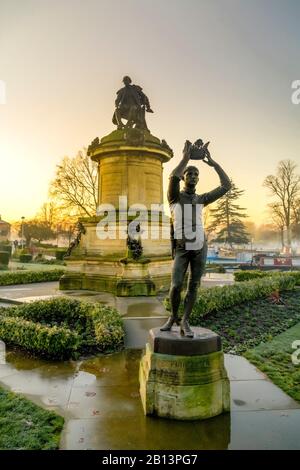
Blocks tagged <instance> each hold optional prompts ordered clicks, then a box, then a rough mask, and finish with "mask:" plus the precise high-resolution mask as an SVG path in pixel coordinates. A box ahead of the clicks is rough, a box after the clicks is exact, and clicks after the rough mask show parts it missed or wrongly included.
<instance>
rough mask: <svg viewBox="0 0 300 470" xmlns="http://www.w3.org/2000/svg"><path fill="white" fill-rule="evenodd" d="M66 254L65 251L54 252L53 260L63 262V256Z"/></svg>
mask: <svg viewBox="0 0 300 470" xmlns="http://www.w3.org/2000/svg"><path fill="white" fill-rule="evenodd" d="M66 254H67V250H56V252H55V258H56V260H58V261H63V260H64V256H65V255H66Z"/></svg>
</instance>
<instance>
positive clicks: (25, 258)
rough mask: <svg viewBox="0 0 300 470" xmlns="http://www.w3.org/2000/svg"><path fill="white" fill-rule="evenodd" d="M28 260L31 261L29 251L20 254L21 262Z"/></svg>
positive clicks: (27, 261)
mask: <svg viewBox="0 0 300 470" xmlns="http://www.w3.org/2000/svg"><path fill="white" fill-rule="evenodd" d="M30 261H32V255H31V254H30V253H24V254H21V255H20V262H21V263H29V262H30Z"/></svg>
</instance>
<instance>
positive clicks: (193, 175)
mask: <svg viewBox="0 0 300 470" xmlns="http://www.w3.org/2000/svg"><path fill="white" fill-rule="evenodd" d="M183 181H184V183H185V186H189V187H195V186H196V184H197V183H198V181H199V170H198V168H197V167H196V166H193V165H189V166H187V167H186V169H185V170H184V173H183Z"/></svg>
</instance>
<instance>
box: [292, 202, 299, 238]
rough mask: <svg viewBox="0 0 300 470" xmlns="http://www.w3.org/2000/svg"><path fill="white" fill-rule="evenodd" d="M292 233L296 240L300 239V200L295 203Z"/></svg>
mask: <svg viewBox="0 0 300 470" xmlns="http://www.w3.org/2000/svg"><path fill="white" fill-rule="evenodd" d="M292 222H293V226H292V231H293V234H294V235H295V237H296V238H300V198H299V199H297V200H296V201H294V203H293V218H292Z"/></svg>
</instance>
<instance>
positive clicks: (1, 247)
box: [0, 243, 12, 256]
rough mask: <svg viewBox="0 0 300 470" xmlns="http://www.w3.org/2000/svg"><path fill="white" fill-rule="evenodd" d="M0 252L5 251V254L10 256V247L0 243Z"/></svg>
mask: <svg viewBox="0 0 300 470" xmlns="http://www.w3.org/2000/svg"><path fill="white" fill-rule="evenodd" d="M0 251H7V253H9V256H11V252H12V246H11V245H6V244H3V243H0Z"/></svg>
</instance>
